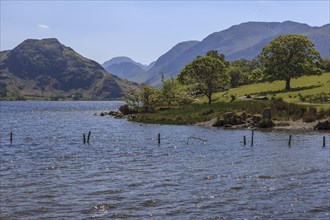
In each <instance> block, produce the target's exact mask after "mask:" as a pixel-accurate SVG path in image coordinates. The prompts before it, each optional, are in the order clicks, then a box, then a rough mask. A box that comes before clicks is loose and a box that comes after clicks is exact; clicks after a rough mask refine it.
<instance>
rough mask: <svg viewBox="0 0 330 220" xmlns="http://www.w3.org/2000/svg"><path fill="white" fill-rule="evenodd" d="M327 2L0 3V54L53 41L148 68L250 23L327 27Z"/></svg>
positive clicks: (99, 57) (87, 53)
mask: <svg viewBox="0 0 330 220" xmlns="http://www.w3.org/2000/svg"><path fill="white" fill-rule="evenodd" d="M329 8H330V5H329V0H325V1H9V0H7V1H6V0H1V41H0V43H1V44H0V49H1V50H7V49H12V48H14V47H15V46H17V45H18V44H19V43H21V42H22V41H24V40H25V39H28V38H33V39H42V38H50V37H55V38H57V39H58V40H59V41H60V42H61V43H63V44H64V45H66V46H70V47H72V48H73V49H74V50H75V51H77V52H78V53H80V54H81V55H83V56H85V57H87V58H90V59H93V60H95V61H97V62H99V63H103V62H104V61H106V60H109V59H110V58H112V57H116V56H128V57H131V58H132V59H134V60H136V61H137V62H141V63H143V64H149V63H150V62H152V61H154V60H156V59H157V58H158V57H159V56H161V55H162V54H164V53H165V52H167V51H168V50H169V49H170V48H172V47H173V46H174V45H175V44H177V43H179V42H182V41H187V40H202V39H203V38H205V37H206V36H207V35H209V34H211V33H213V32H217V31H221V30H224V29H227V28H229V27H231V26H232V25H236V24H240V23H243V22H247V21H279V22H282V21H287V20H291V21H296V22H301V23H306V24H308V25H311V26H322V25H324V24H327V23H329V20H330V17H329Z"/></svg>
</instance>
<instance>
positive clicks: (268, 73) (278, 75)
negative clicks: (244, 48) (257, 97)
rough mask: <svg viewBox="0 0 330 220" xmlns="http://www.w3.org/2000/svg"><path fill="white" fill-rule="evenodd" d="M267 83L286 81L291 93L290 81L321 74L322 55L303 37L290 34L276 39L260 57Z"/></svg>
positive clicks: (266, 47) (263, 50)
mask: <svg viewBox="0 0 330 220" xmlns="http://www.w3.org/2000/svg"><path fill="white" fill-rule="evenodd" d="M259 59H260V62H261V63H262V65H263V67H264V70H263V74H264V77H265V80H266V81H270V82H272V81H275V80H285V82H286V84H285V90H287V91H289V90H290V89H291V87H290V80H291V79H292V78H298V77H301V76H304V75H317V74H320V73H321V70H320V69H319V68H318V66H319V63H320V60H321V58H320V54H319V52H318V51H317V50H316V49H314V44H313V43H312V42H311V41H310V40H309V39H308V38H307V37H306V36H303V35H296V34H288V35H283V36H279V37H276V38H275V39H273V40H272V41H271V42H270V43H269V44H268V45H267V46H265V47H264V48H263V49H262V52H261V54H260V55H259Z"/></svg>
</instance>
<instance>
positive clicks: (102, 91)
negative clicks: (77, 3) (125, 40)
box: [0, 38, 137, 100]
mask: <svg viewBox="0 0 330 220" xmlns="http://www.w3.org/2000/svg"><path fill="white" fill-rule="evenodd" d="M0 67H1V69H0V84H1V87H0V88H1V89H0V99H2V100H16V99H40V100H58V99H65V100H66V99H75V100H113V99H119V98H121V97H122V96H123V95H124V94H125V93H126V92H128V91H129V90H130V88H135V87H137V84H134V83H131V82H129V81H126V80H122V79H120V78H118V77H116V76H113V75H110V74H108V73H107V72H106V71H105V70H104V69H103V67H102V66H101V65H100V64H98V63H97V62H95V61H93V60H90V59H87V58H85V57H83V56H81V55H80V54H78V53H76V52H75V51H74V50H73V49H72V48H70V47H66V46H64V45H62V44H61V43H60V42H59V41H58V40H57V39H55V38H50V39H43V40H33V39H28V40H25V41H24V42H22V43H21V44H19V45H18V46H17V47H15V48H14V49H13V50H10V51H3V52H1V53H0Z"/></svg>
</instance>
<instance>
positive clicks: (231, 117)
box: [212, 112, 245, 126]
mask: <svg viewBox="0 0 330 220" xmlns="http://www.w3.org/2000/svg"><path fill="white" fill-rule="evenodd" d="M241 124H245V119H242V116H241V115H238V114H237V113H235V112H226V113H225V114H224V115H223V117H218V119H217V121H216V122H215V123H213V125H212V126H226V125H227V126H228V125H230V126H231V125H241Z"/></svg>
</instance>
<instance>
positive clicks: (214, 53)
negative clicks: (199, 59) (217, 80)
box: [206, 50, 230, 67]
mask: <svg viewBox="0 0 330 220" xmlns="http://www.w3.org/2000/svg"><path fill="white" fill-rule="evenodd" d="M206 56H208V57H213V58H216V59H218V60H220V61H221V62H222V63H223V64H225V66H226V67H228V66H229V64H230V63H229V62H228V61H227V60H226V59H225V55H224V54H222V53H220V54H219V53H218V51H217V50H210V51H209V52H207V53H206Z"/></svg>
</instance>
